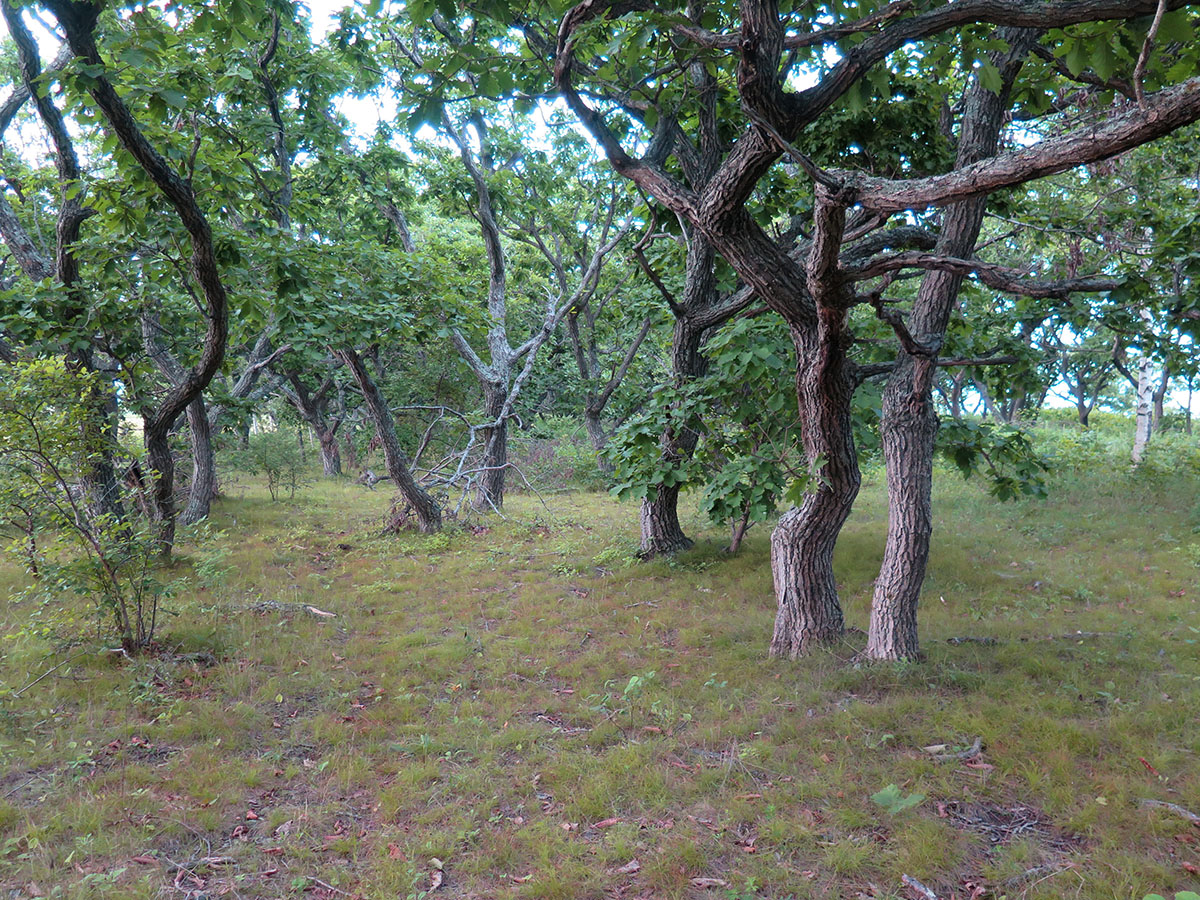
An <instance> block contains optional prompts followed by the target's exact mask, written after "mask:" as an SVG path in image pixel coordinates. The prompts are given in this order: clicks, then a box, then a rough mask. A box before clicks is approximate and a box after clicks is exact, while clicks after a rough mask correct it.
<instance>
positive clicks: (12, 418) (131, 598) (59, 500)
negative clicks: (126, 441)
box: [0, 357, 173, 653]
mask: <svg viewBox="0 0 1200 900" xmlns="http://www.w3.org/2000/svg"><path fill="white" fill-rule="evenodd" d="M5 376H6V377H5V381H4V383H3V384H0V526H4V527H6V528H8V529H11V528H13V527H15V528H16V529H17V531H18V532H19V536H18V537H17V539H16V540H15V541H13V543H12V545H11V546H10V548H9V549H10V550H11V551H13V552H14V553H15V554H16V555H17V556H18V558H19V559H20V560H21V562H22V563H23V564H24V566H25V568H26V569H27V571H29V573H30V574H31V575H32V576H34V577H33V581H32V584H31V586H30V588H29V589H28V590H27V591H26V595H27V596H29V597H30V598H32V599H35V600H37V601H39V603H38V607H37V612H36V613H35V614H34V615H33V616H31V621H30V623H29V625H28V627H29V628H30V629H32V630H33V631H35V632H36V633H39V634H42V635H46V636H49V635H52V634H61V633H62V632H65V637H66V638H67V639H68V640H72V641H73V640H76V639H78V637H79V634H78V632H79V630H80V628H79V626H80V622H79V620H78V618H77V613H78V605H77V603H75V602H72V601H74V600H76V599H78V598H84V599H86V600H89V601H91V602H92V603H93V605H94V610H95V613H96V624H97V627H98V630H99V631H100V633H101V636H102V637H104V636H106V635H111V636H115V637H116V638H118V639H119V640H120V642H121V646H122V648H123V649H124V650H125V651H126V652H129V653H132V652H136V651H139V650H144V649H146V648H147V647H148V646H149V645H150V643H151V642H152V641H153V638H154V631H155V627H156V625H157V623H158V613H159V602H160V600H161V598H162V597H163V596H164V595H166V594H168V593H169V592H170V590H171V589H172V587H173V586H172V585H164V584H161V583H160V582H158V581H157V580H156V578H155V568H154V565H153V560H154V558H155V556H156V555H157V551H158V543H157V541H156V539H155V534H154V530H153V529H152V528H151V527H150V523H148V522H146V521H143V520H139V519H137V518H136V517H135V515H134V514H133V513H132V512H128V513H126V512H124V511H119V513H114V512H111V511H109V512H100V511H98V509H97V508H96V506H97V504H93V503H91V502H89V500H90V498H89V497H88V496H87V476H88V473H89V472H91V471H93V470H94V469H95V466H96V463H97V461H98V460H99V458H100V455H101V454H102V453H103V452H104V451H105V450H106V449H108V448H106V447H105V444H104V442H105V441H106V440H108V437H109V436H108V434H107V433H106V432H105V430H104V429H103V428H102V427H98V424H97V419H96V415H97V414H96V411H95V409H94V408H93V405H92V404H91V403H90V402H89V401H90V400H91V399H92V398H94V396H95V394H96V392H97V390H98V388H99V385H98V384H97V382H96V379H95V376H94V375H92V374H89V373H80V372H73V371H71V370H70V369H69V368H68V367H67V366H66V364H65V363H64V361H63V360H62V359H61V358H57V357H55V358H48V359H37V360H22V361H18V362H16V363H13V364H12V365H10V366H7V367H6V369H5ZM116 509H118V510H120V507H119V506H118V507H116Z"/></svg>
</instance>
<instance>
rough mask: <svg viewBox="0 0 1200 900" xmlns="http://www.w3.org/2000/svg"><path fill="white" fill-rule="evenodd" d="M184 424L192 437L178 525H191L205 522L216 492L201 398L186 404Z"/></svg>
mask: <svg viewBox="0 0 1200 900" xmlns="http://www.w3.org/2000/svg"><path fill="white" fill-rule="evenodd" d="M187 420H188V428H189V429H190V430H191V433H192V484H191V487H190V489H189V492H188V502H187V506H185V507H184V509H183V513H182V514H181V515H180V517H179V521H180V522H182V523H183V524H184V525H194V524H196V523H197V522H199V521H201V520H202V519H207V518H208V513H209V505H210V503H211V502H212V498H213V496H214V495H215V494H216V490H217V458H216V454H215V453H214V452H213V443H212V432H211V430H210V427H209V421H208V410H206V409H205V407H204V397H203V396H199V397H197V398H196V399H195V400H193V401H192V402H191V403H189V404H188V408H187Z"/></svg>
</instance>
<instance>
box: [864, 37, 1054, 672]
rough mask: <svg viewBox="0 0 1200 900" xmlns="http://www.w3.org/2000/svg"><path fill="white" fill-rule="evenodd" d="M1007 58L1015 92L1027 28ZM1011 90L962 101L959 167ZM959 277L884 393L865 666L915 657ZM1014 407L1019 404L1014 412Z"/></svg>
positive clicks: (919, 304) (974, 206) (949, 211)
mask: <svg viewBox="0 0 1200 900" xmlns="http://www.w3.org/2000/svg"><path fill="white" fill-rule="evenodd" d="M999 36H1000V37H1001V38H1003V39H1004V40H1005V41H1006V42H1007V43H1008V45H1009V51H1008V54H1007V58H1005V59H1000V58H997V59H996V60H995V62H996V64H997V66H998V68H1000V70H1001V77H1002V78H1003V80H1004V83H1005V85H1007V86H1011V84H1012V82H1013V79H1014V78H1015V77H1016V75H1017V73H1018V72H1019V71H1020V68H1021V63H1022V61H1023V59H1024V57H1025V54H1026V53H1028V52H1029V48H1030V47H1031V46H1032V44H1033V43H1034V41H1036V39H1037V32H1036V31H1034V30H1032V29H1015V28H1004V29H1001V30H1000V31H999ZM1007 104H1008V87H1005V88H1004V89H1003V90H1001V91H1000V93H999V94H997V93H994V92H992V91H990V90H987V89H985V88H984V87H983V85H982V84H979V83H978V82H977V83H976V84H974V85H973V86H972V88H971V90H970V93H969V94H968V98H967V107H966V111H965V112H964V115H963V125H962V135H961V136H960V140H959V148H958V158H957V163H958V164H959V165H966V164H970V163H971V162H975V161H977V160H980V159H983V158H986V157H989V156H993V155H994V154H995V153H996V149H997V146H998V143H999V137H1000V130H1001V128H1002V127H1003V125H1004V110H1005V109H1007ZM986 208H987V197H986V195H985V196H982V197H976V198H972V199H970V200H964V201H961V202H959V203H955V204H951V205H950V206H948V207H947V208H946V211H945V214H944V216H943V221H942V227H941V234H940V235H939V237H938V243H937V248H936V249H937V252H938V253H941V254H944V255H947V256H970V255H971V254H972V253H973V251H974V247H975V241H976V240H977V239H978V237H979V230H980V227H981V225H982V223H983V215H984V212H985V211H986ZM961 286H962V276H961V275H953V274H950V273H948V272H927V273H926V274H925V276H924V277H923V278H922V280H921V287H920V289H919V290H918V293H917V299H916V301H915V302H914V304H913V310H912V313H911V315H910V317H909V330H910V332H911V334H912V336H913V338H914V339H915V340H917V341H919V342H922V343H923V344H925V345H926V346H927V347H929V348H931V350H932V353H931V356H930V358H921V357H916V356H913V355H912V354H910V353H908V352H903V351H902V352H901V353H900V357H899V359H898V360H897V365H896V368H895V369H894V370H893V371H892V374H891V376H890V377H889V378H888V383H887V387H886V388H885V389H884V393H883V414H882V419H881V428H880V436H881V441H882V446H883V458H884V464H885V466H886V470H887V485H888V533H887V543H886V546H885V548H884V554H883V562H882V564H881V565H880V569H879V577H878V578H877V579H876V581H875V593H874V597H873V598H872V601H871V623H870V627H869V630H868V633H867V647H866V650H865V654H866V656H867V657H868V658H870V659H917V658H919V657H920V655H921V648H920V643H919V641H918V636H917V603H918V600H919V599H920V595H921V586H922V585H923V583H924V581H925V571H926V567H927V565H928V560H929V541H930V537H931V535H932V533H933V499H932V486H933V449H934V439H935V438H936V436H937V430H938V419H937V413H936V411H935V410H934V408H933V394H932V382H933V376H934V372H935V354H936V350H937V349H938V348H940V346H941V342H942V340H943V339H944V336H945V334H946V328H947V325H948V323H949V320H950V314H951V312H952V311H953V309H954V303H955V301H956V300H957V298H958V292H959V289H960V287H961ZM1014 406H1015V404H1014Z"/></svg>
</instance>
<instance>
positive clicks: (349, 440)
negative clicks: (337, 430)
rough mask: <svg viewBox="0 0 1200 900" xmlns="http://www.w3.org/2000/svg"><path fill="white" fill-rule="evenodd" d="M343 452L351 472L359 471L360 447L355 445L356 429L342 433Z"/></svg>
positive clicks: (349, 429) (348, 428) (347, 429)
mask: <svg viewBox="0 0 1200 900" xmlns="http://www.w3.org/2000/svg"><path fill="white" fill-rule="evenodd" d="M342 452H343V453H344V454H345V456H346V465H348V466H349V467H350V471H351V472H357V471H358V447H357V446H355V444H354V429H352V428H350V427H347V428H346V429H345V430H344V431H343V432H342Z"/></svg>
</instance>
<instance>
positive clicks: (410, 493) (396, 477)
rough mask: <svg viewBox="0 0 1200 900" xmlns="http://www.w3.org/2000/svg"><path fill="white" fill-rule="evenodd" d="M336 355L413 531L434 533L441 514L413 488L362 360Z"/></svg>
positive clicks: (426, 496)
mask: <svg viewBox="0 0 1200 900" xmlns="http://www.w3.org/2000/svg"><path fill="white" fill-rule="evenodd" d="M338 355H339V356H340V357H341V358H342V360H343V361H344V362H345V363H346V367H347V368H348V369H350V372H351V374H353V375H354V380H355V382H357V384H358V387H359V390H361V391H362V395H363V400H364V401H366V404H367V411H368V412H369V413H370V416H371V420H372V421H373V422H374V423H375V432H376V434H378V435H379V442H380V444H382V445H383V457H384V460H385V461H386V462H387V470H388V475H389V476H391V479H392V483H393V484H395V485H396V487H397V489H399V491H400V493H401V495H402V496H403V497H404V500H405V502H406V503H408V505H409V506H410V507H411V508H412V511H413V514H414V515H416V517H417V527H418V528H419V529H420V530H421V531H423V532H425V533H426V534H429V533H432V532H434V531H438V530H440V529H441V527H442V511H441V510H440V509H439V508H438V505H437V502H436V501H435V500H434V499H433V497H431V496H430V495H429V493H428V492H427V491H426V490H425V489H424V488H422V487H421V486H420V485H419V484H417V480H416V479H415V478H413V474H412V470H411V469H410V467H409V461H408V456H407V454H405V452H404V450H403V448H401V446H400V438H399V437H397V436H396V426H395V424H394V423H393V421H392V411H391V410H390V409H388V405H387V402H386V401H385V400H384V399H383V395H382V394H381V393H380V392H379V387H378V385H376V384H375V382H374V380H373V379H372V378H371V376H370V374H369V373H368V372H367V369H366V366H364V365H363V361H362V359H361V358H360V357H359V355H358V354H357V353H355V352H354V351H353V350H340V351H338Z"/></svg>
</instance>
